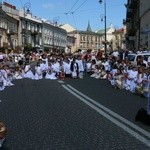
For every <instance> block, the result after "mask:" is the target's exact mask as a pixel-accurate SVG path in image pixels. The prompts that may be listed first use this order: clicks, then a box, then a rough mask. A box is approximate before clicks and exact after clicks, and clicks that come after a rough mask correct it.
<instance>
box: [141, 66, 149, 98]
mask: <svg viewBox="0 0 150 150" xmlns="http://www.w3.org/2000/svg"><path fill="white" fill-rule="evenodd" d="M149 80H150V68H147V69H145V70H144V75H143V80H142V96H144V97H146V98H148V97H149V86H150V83H149Z"/></svg>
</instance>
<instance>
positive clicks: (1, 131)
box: [0, 122, 6, 147]
mask: <svg viewBox="0 0 150 150" xmlns="http://www.w3.org/2000/svg"><path fill="white" fill-rule="evenodd" d="M5 138H6V127H5V124H4V123H3V122H0V147H2V146H3V142H4V140H5Z"/></svg>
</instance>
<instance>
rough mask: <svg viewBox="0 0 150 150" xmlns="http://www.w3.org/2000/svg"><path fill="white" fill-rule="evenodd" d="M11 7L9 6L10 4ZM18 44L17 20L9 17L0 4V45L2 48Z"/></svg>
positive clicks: (12, 47)
mask: <svg viewBox="0 0 150 150" xmlns="http://www.w3.org/2000/svg"><path fill="white" fill-rule="evenodd" d="M10 7H11V6H10ZM17 46H18V20H17V19H15V18H14V17H11V16H10V15H8V14H7V13H5V11H4V10H3V8H2V5H1V6H0V47H1V49H3V50H8V49H15V48H16V47H17Z"/></svg>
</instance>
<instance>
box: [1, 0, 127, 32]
mask: <svg viewBox="0 0 150 150" xmlns="http://www.w3.org/2000/svg"><path fill="white" fill-rule="evenodd" d="M3 1H5V2H7V3H10V4H12V5H14V6H16V8H17V9H21V8H24V7H25V6H27V7H29V9H30V11H31V13H32V14H33V16H37V17H39V18H43V19H47V20H51V21H52V22H58V24H65V23H68V24H70V25H71V26H73V27H74V28H76V29H77V30H83V31H85V30H86V28H87V25H88V21H89V22H90V25H91V29H92V31H96V30H98V29H104V8H105V7H104V1H105V0H103V3H102V4H100V3H99V0H3ZM126 1H127V0H106V24H107V27H109V26H110V25H111V24H112V25H113V26H114V27H115V28H117V29H118V28H121V27H123V24H122V22H123V19H125V18H126V8H125V6H124V4H125V3H126ZM102 20H103V21H102Z"/></svg>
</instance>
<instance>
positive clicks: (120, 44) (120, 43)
mask: <svg viewBox="0 0 150 150" xmlns="http://www.w3.org/2000/svg"><path fill="white" fill-rule="evenodd" d="M111 44H112V49H113V50H116V49H117V50H119V49H126V43H125V28H120V29H118V30H115V31H114V32H113V38H112V40H111Z"/></svg>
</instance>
